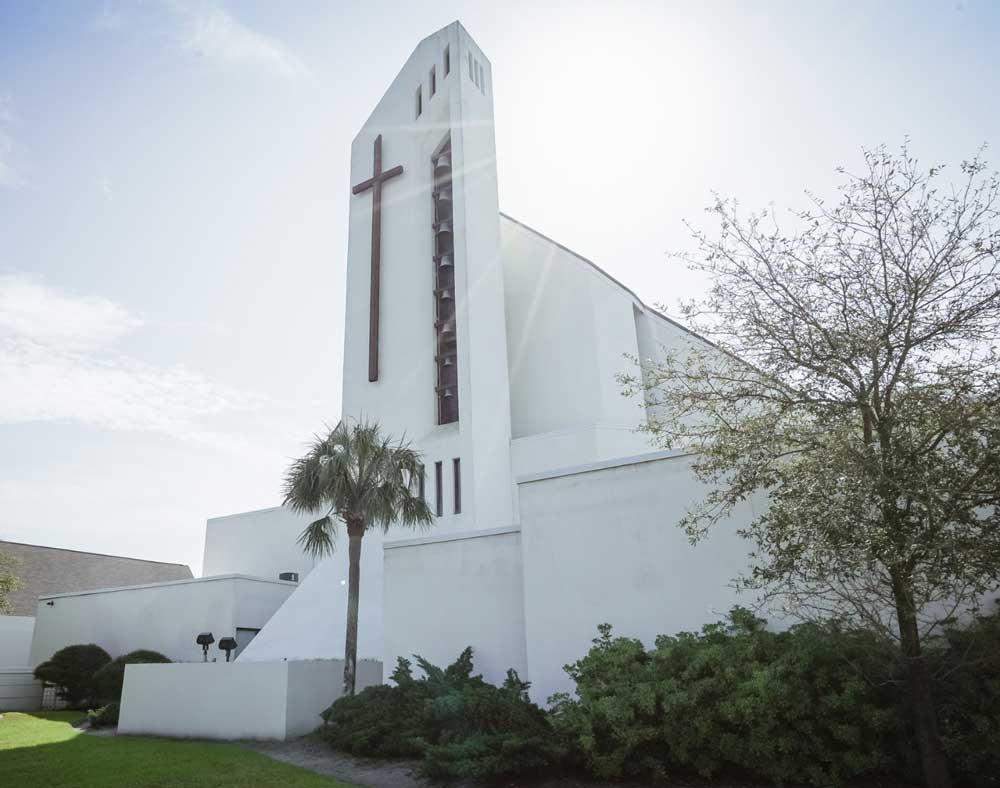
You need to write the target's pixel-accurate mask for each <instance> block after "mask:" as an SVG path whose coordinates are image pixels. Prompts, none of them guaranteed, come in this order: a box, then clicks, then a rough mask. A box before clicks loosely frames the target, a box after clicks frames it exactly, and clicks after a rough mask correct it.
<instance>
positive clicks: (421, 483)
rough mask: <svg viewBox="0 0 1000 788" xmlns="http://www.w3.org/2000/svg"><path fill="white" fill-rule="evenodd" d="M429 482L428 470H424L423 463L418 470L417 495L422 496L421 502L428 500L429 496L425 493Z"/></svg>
mask: <svg viewBox="0 0 1000 788" xmlns="http://www.w3.org/2000/svg"><path fill="white" fill-rule="evenodd" d="M426 482H427V469H426V468H424V466H423V463H421V465H420V467H419V468H418V469H417V493H418V494H419V495H420V500H421V501H424V500H427V494H426V491H425V489H424V488H425V487H426Z"/></svg>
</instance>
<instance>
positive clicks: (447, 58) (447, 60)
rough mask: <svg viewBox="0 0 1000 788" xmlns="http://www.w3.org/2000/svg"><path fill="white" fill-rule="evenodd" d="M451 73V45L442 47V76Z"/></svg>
mask: <svg viewBox="0 0 1000 788" xmlns="http://www.w3.org/2000/svg"><path fill="white" fill-rule="evenodd" d="M450 73H451V47H445V48H444V76H448V75H449V74H450Z"/></svg>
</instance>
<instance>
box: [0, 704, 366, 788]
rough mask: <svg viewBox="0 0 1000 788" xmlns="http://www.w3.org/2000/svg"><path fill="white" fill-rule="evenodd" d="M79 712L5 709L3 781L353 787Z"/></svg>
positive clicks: (230, 747)
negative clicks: (113, 725)
mask: <svg viewBox="0 0 1000 788" xmlns="http://www.w3.org/2000/svg"><path fill="white" fill-rule="evenodd" d="M81 719H82V718H81V715H80V714H79V713H78V712H46V713H35V714H21V713H16V712H8V713H6V714H3V715H0V777H2V779H0V782H2V784H3V785H11V786H15V785H18V786H19V785H37V786H45V788H279V786H280V788H350V787H349V786H347V785H345V784H344V783H340V782H337V781H335V780H331V779H330V778H327V777H322V776H320V775H317V774H313V773H312V772H309V771H306V770H305V769H301V768H299V767H297V766H291V765H288V764H284V763H278V762H277V761H273V760H271V759H270V758H267V757H265V756H263V755H260V754H259V753H255V752H252V751H250V750H247V749H244V748H243V747H240V746H239V745H235V744H221V743H206V742H183V741H169V740H165V739H152V738H135V737H131V736H91V735H86V734H83V733H81V732H80V731H79V730H78V729H76V728H74V727H73V723H75V722H79V721H80V720H81Z"/></svg>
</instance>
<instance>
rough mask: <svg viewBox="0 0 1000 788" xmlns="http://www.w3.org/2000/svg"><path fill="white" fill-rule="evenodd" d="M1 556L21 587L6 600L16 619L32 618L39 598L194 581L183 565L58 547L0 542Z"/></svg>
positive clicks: (188, 570)
mask: <svg viewBox="0 0 1000 788" xmlns="http://www.w3.org/2000/svg"><path fill="white" fill-rule="evenodd" d="M0 552H3V553H6V554H7V555H9V556H11V557H12V558H14V559H15V561H16V562H17V563H16V566H15V568H14V574H15V575H16V576H17V577H18V578H19V579H20V581H21V587H20V588H19V589H18V590H16V591H14V592H13V593H11V594H10V595H9V596H8V601H9V602H10V604H11V606H12V607H13V611H12V613H13V615H15V616H33V615H35V609H36V607H37V605H38V598H39V597H40V596H46V595H50V594H65V593H73V592H78V591H91V590H95V589H99V588H111V587H115V586H134V585H141V584H144V583H159V582H164V581H169V580H189V579H191V578H192V577H194V575H193V574H192V573H191V568H190V567H189V566H187V565H185V564H171V563H166V562H164V561H147V560H145V559H142V558H127V557H125V556H119V555H106V554H104V553H87V552H83V551H80V550H67V549H64V548H61V547H46V546H45V545H35V544H24V543H22V542H8V541H4V540H0Z"/></svg>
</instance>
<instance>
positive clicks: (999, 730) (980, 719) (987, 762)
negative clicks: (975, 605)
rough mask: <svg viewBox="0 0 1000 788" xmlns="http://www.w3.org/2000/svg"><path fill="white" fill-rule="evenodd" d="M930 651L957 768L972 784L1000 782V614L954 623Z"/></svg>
mask: <svg viewBox="0 0 1000 788" xmlns="http://www.w3.org/2000/svg"><path fill="white" fill-rule="evenodd" d="M927 652H928V657H929V659H930V661H931V665H932V669H933V672H934V675H935V676H936V677H937V680H936V682H935V687H934V692H935V699H936V702H937V711H938V726H939V728H940V732H941V738H942V740H943V741H944V748H945V752H946V753H947V754H948V759H949V761H950V762H951V767H952V770H953V771H954V773H955V775H956V776H958V777H959V778H960V779H961V780H962V781H963V782H965V783H966V784H968V785H973V786H977V788H985V787H986V786H1000V613H998V614H994V615H991V616H983V617H980V618H978V619H976V620H975V621H974V622H973V623H972V624H971V625H969V626H963V627H957V626H956V627H951V628H949V629H948V630H946V631H945V633H944V635H943V636H942V637H941V638H940V639H938V641H937V642H936V643H932V644H931V646H930V647H929V648H928V649H927Z"/></svg>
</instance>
